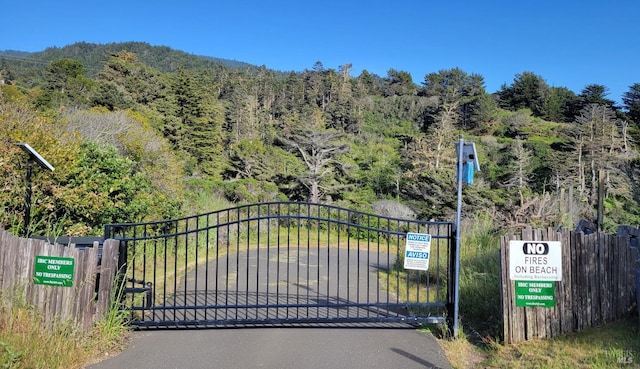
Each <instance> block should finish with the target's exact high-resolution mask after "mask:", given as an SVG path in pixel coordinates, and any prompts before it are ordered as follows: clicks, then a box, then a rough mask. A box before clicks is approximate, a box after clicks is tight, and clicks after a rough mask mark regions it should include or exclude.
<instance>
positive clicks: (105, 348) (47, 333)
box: [0, 293, 128, 369]
mask: <svg viewBox="0 0 640 369" xmlns="http://www.w3.org/2000/svg"><path fill="white" fill-rule="evenodd" d="M12 296H21V294H20V293H15V294H12ZM112 301H113V303H112V306H111V308H110V311H109V312H108V314H107V315H106V316H105V317H104V318H103V319H102V320H100V321H99V322H98V323H97V324H96V325H95V326H94V327H93V328H92V329H91V330H90V331H88V332H87V331H84V330H83V329H81V327H80V326H79V325H78V324H77V323H76V322H74V321H65V322H63V321H60V320H56V321H54V322H53V323H46V324H45V323H44V319H43V316H42V314H41V312H40V311H39V309H38V308H37V307H35V306H31V305H29V304H27V303H25V302H24V301H23V300H21V299H20V298H14V299H12V300H10V301H9V300H8V298H7V297H6V296H3V295H0V368H3V369H23V368H24V369H26V368H29V369H58V368H60V369H62V368H64V369H67V368H69V369H73V368H81V367H83V366H85V365H86V364H87V363H88V362H90V361H92V360H93V359H94V358H95V357H97V356H99V354H101V353H105V352H109V351H112V350H118V349H120V348H121V346H122V344H123V339H122V338H123V336H124V335H125V333H126V332H127V331H128V328H127V327H126V326H125V324H124V323H125V321H124V317H123V315H122V313H121V311H120V310H119V309H118V308H117V300H116V299H113V300H112Z"/></svg>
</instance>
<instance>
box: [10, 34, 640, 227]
mask: <svg viewBox="0 0 640 369" xmlns="http://www.w3.org/2000/svg"><path fill="white" fill-rule="evenodd" d="M21 57H22V58H27V59H28V60H34V61H37V63H33V64H28V63H26V62H25V63H20V65H18V63H14V62H13V61H12V60H11V59H10V58H8V59H6V61H5V60H3V62H2V63H0V70H1V71H2V73H3V75H10V76H11V81H12V83H14V85H11V86H3V87H2V88H1V89H2V91H3V93H2V96H3V97H2V98H1V99H0V100H2V101H3V103H8V102H10V101H11V102H17V101H25V102H27V103H37V102H40V103H42V104H41V106H43V107H46V108H48V110H46V113H43V115H41V116H39V117H37V118H36V119H35V120H38V119H41V120H42V122H41V123H38V124H36V125H34V126H28V125H20V126H16V125H15V124H14V123H11V124H12V125H11V126H13V127H20V128H18V129H17V130H16V132H12V133H7V134H6V135H5V136H6V137H8V138H7V139H9V140H11V141H12V142H13V141H16V140H27V141H30V142H34V145H37V147H38V149H39V150H42V151H43V152H44V153H45V154H46V155H47V157H48V158H52V159H51V160H53V161H55V162H56V163H55V165H56V168H58V167H59V168H60V170H56V172H55V173H54V174H53V175H51V176H49V177H41V178H38V180H39V181H42V180H43V179H44V181H45V182H46V185H43V186H41V187H40V188H38V189H37V191H36V193H35V194H34V195H35V197H36V200H35V201H36V202H38V203H40V204H42V206H38V207H37V209H36V215H37V217H39V218H38V219H51V220H52V221H53V219H62V220H61V221H63V222H64V223H67V222H69V223H72V222H74V221H75V220H71V217H72V216H75V215H72V214H77V213H78V211H76V210H73V211H69V210H68V209H62V210H60V212H57V211H53V209H54V208H55V206H54V205H56V204H67V203H66V202H65V201H63V200H61V199H60V197H61V196H62V197H64V196H69V197H73V196H78V195H77V194H75V195H73V196H71V194H73V193H74V192H73V191H70V190H69V189H67V188H66V187H65V186H66V185H65V183H67V181H69V180H68V178H67V176H68V175H70V174H72V176H76V177H77V178H76V177H74V178H75V180H78V181H81V182H82V181H83V180H89V178H91V177H90V176H87V178H86V179H83V177H81V176H80V175H79V174H78V173H81V172H82V171H81V170H80V169H79V168H80V167H79V163H78V161H79V158H80V154H79V152H80V151H79V150H80V144H81V143H82V141H85V140H88V141H97V142H108V143H109V144H111V145H113V146H115V147H116V148H117V151H116V153H115V154H113V155H115V156H122V157H124V158H126V159H128V160H130V161H131V162H130V163H129V165H130V166H129V169H128V171H129V175H128V177H127V178H130V179H129V180H130V181H132V183H133V185H132V186H133V187H136V188H138V189H145V191H147V192H150V193H151V194H152V195H151V194H150V195H148V197H149V198H151V199H152V200H144V196H142V195H141V194H140V196H139V197H136V196H137V195H135V196H134V195H133V194H134V193H136V191H135V190H134V189H132V188H127V187H126V186H124V185H120V187H122V188H121V190H122V191H123V193H128V194H129V195H127V196H133V198H134V199H135V201H133V202H131V203H130V204H129V206H131V207H132V211H133V217H134V218H139V219H143V218H153V217H161V216H164V215H168V214H179V213H180V212H181V211H185V209H191V208H193V207H194V206H193V204H189V202H190V201H195V202H196V203H198V202H199V201H200V200H198V199H197V198H192V197H189V196H185V195H186V191H185V189H184V182H185V179H187V178H185V176H188V177H191V178H189V180H202V181H205V182H215V183H216V186H215V187H216V188H217V189H218V190H220V191H223V189H224V188H225V186H226V185H225V183H232V182H238V180H242V181H244V182H246V183H243V182H242V181H241V182H239V183H238V184H233V185H232V184H229V185H228V187H229V188H226V192H225V193H226V194H227V195H228V196H229V198H233V199H242V201H249V200H250V199H252V198H253V199H257V198H277V197H281V196H286V197H287V198H289V199H293V200H307V199H309V198H317V199H319V200H320V199H321V200H322V201H328V202H334V203H340V204H341V205H344V206H347V207H349V206H351V207H356V208H367V207H369V206H370V204H371V203H372V202H374V201H376V200H378V199H384V198H394V199H395V200H396V201H398V202H400V203H404V204H409V205H410V206H411V207H412V208H413V209H415V210H416V212H417V213H418V214H419V216H420V217H423V218H439V219H447V218H450V217H451V216H452V214H453V209H454V208H455V198H454V197H455V158H454V157H453V155H452V147H453V141H454V140H455V139H456V136H457V135H458V134H459V133H462V134H464V136H465V137H466V139H467V140H475V142H476V144H477V146H478V148H479V154H480V156H481V168H482V171H481V172H480V173H477V175H476V178H477V181H476V184H474V186H471V187H470V188H469V189H467V190H465V197H464V201H465V207H467V208H468V209H470V210H476V209H481V208H482V207H491V208H493V207H495V211H496V213H497V214H499V215H500V217H499V219H510V218H511V217H512V215H513V213H514V212H517V211H522V210H523V209H517V207H516V206H514V204H515V202H514V201H515V198H514V196H515V194H514V191H511V190H510V189H509V188H505V187H508V186H505V181H507V180H509V179H512V178H514V171H515V170H516V169H517V166H515V165H513V161H514V157H513V155H512V154H511V153H510V150H509V147H510V144H511V142H512V140H513V139H516V138H519V139H521V140H522V141H523V146H524V148H526V149H527V150H530V151H531V152H532V159H531V167H530V169H531V170H532V177H531V178H530V179H529V180H530V182H527V187H528V188H523V189H522V190H521V191H519V194H520V195H522V197H521V199H520V201H519V202H523V201H525V200H530V201H533V200H535V199H542V197H540V193H541V192H544V193H545V194H550V192H549V191H561V190H565V191H568V190H569V188H570V187H573V188H574V189H575V188H576V186H577V185H579V183H578V182H577V180H576V177H575V175H574V174H575V173H576V170H577V169H576V167H575V165H576V163H575V160H577V155H576V153H575V145H576V142H577V141H576V137H575V134H576V133H579V132H582V131H581V129H582V128H581V127H583V126H584V124H582V123H579V122H576V121H575V117H576V114H578V113H580V112H581V110H579V109H581V108H583V107H585V106H587V105H588V104H600V105H602V106H605V107H608V108H609V109H610V110H611V112H613V113H614V114H617V115H616V116H618V117H624V115H621V114H620V112H619V111H617V110H615V109H614V108H613V107H611V106H610V103H611V101H610V100H608V99H607V98H606V93H607V90H606V87H604V86H601V85H595V84H591V85H590V84H587V85H586V86H587V87H586V88H585V89H584V90H583V91H581V93H580V94H575V93H573V92H572V91H570V90H568V89H567V88H564V87H549V86H548V85H547V84H546V82H545V81H544V79H543V78H542V77H541V76H539V75H537V74H535V73H533V72H524V73H522V74H518V75H516V76H515V78H514V80H513V83H512V84H510V85H508V86H507V85H505V86H503V88H502V89H501V91H499V92H498V93H497V94H496V95H494V96H492V95H489V94H487V93H486V91H485V90H484V81H483V77H482V76H480V75H476V74H468V73H466V72H465V71H463V70H461V69H460V68H452V69H448V70H440V71H438V72H435V73H428V74H426V75H425V78H424V83H423V86H422V87H420V88H419V87H418V86H416V85H415V84H414V83H413V81H412V78H411V76H410V75H409V74H408V73H406V72H404V71H401V70H397V69H390V70H389V71H388V73H387V75H386V76H384V77H380V76H376V75H373V74H371V73H369V72H366V71H363V72H362V73H361V74H360V76H358V77H355V78H353V77H352V76H351V75H350V72H351V65H350V64H344V65H340V66H339V67H338V68H337V69H333V68H328V67H325V66H324V65H323V64H322V62H317V63H315V64H314V65H313V67H312V68H311V69H309V70H304V71H302V72H300V73H297V72H289V73H286V74H284V73H279V72H275V71H271V70H268V69H267V68H265V67H260V68H255V67H251V66H248V65H244V66H243V68H241V69H234V68H233V67H229V64H227V65H223V64H220V63H219V61H217V60H211V59H206V58H200V57H195V56H192V55H187V54H184V53H181V52H177V51H174V50H171V49H169V48H165V47H153V46H150V45H148V44H144V43H122V44H108V45H94V44H88V43H78V44H74V45H70V46H68V47H64V48H52V49H48V50H45V52H43V53H35V54H25V55H22V56H21ZM43 65H45V66H46V67H43ZM236 66H237V65H236ZM85 73H88V76H89V77H87V76H86V75H85ZM36 86H40V88H35V87H36ZM633 92H634V88H633V86H632V88H631V90H630V92H629V93H628V94H627V96H626V98H627V103H626V104H627V108H628V109H629V113H630V115H628V116H629V117H632V118H633V116H634V115H633V114H634V110H633V107H634V106H635V105H633V104H634V99H635V97H634V96H635V95H634V94H633ZM497 104H499V106H500V107H501V108H502V109H501V108H499V107H498V105H497ZM86 106H94V107H97V108H98V109H94V110H91V111H88V110H86V109H85V107H86ZM72 107H77V108H72ZM503 109H504V110H503ZM125 110H126V111H125ZM60 111H62V112H63V113H60ZM14 113H16V114H14V116H15V117H19V116H20V114H21V113H18V112H17V111H16V112H14ZM44 114H46V116H45V115H44ZM60 117H62V119H60ZM72 117H75V118H76V119H75V120H74V119H72ZM11 119H13V121H15V122H17V121H20V119H22V122H24V121H33V120H34V119H31V118H29V119H26V120H25V119H23V118H11ZM67 122H68V125H67ZM78 122H87V123H86V124H84V125H79V123H78ZM3 123H4V122H3ZM43 123H46V125H47V127H46V129H45V128H43V129H42V130H40V131H39V132H41V133H45V135H41V133H35V132H33V129H32V128H30V127H39V126H40V125H41V124H43ZM56 124H57V125H58V126H59V127H57V131H55V132H56V133H54V134H51V132H54V129H53V125H56ZM113 127H119V129H123V130H122V131H121V132H120V133H114V132H112V131H111V130H112V128H113ZM86 128H90V129H92V130H93V133H94V134H93V135H92V134H87V131H86V130H83V129H86ZM622 128H623V127H622V126H620V131H619V132H618V134H619V136H616V137H623V136H622V134H630V135H633V134H635V133H634V132H636V131H635V127H634V126H631V127H629V128H630V129H629V130H628V132H627V131H624V132H623V131H622ZM327 129H332V130H334V132H336V133H337V134H339V135H340V136H341V137H340V138H339V140H337V141H336V143H337V144H338V147H339V148H340V150H339V151H342V148H343V147H344V148H346V147H349V148H350V152H349V153H347V152H341V153H339V154H335V155H330V156H328V157H329V161H328V162H325V163H324V164H320V165H317V164H318V163H315V164H314V163H312V161H311V160H309V159H310V158H321V157H322V155H320V154H319V153H320V152H321V151H322V150H324V149H327V148H330V147H329V146H326V147H322V145H320V146H316V147H313V145H311V144H312V143H313V141H314V140H315V141H317V142H319V141H318V140H319V137H320V136H317V135H316V136H315V138H314V137H312V134H310V133H309V132H311V133H313V132H316V133H317V132H323V131H326V130H327ZM22 130H25V131H24V132H21V131H22ZM29 130H31V132H30V131H29ZM305 130H306V131H305ZM7 132H8V131H7ZM58 132H62V133H64V134H63V135H60V134H59V133H58ZM97 132H98V133H100V135H96V134H95V133H97ZM105 132H106V134H104V133H105ZM300 132H303V134H300ZM305 132H306V133H305ZM70 133H72V134H78V135H79V136H80V137H75V138H74V137H72V136H70ZM474 134H475V135H484V136H481V137H480V136H479V137H473V135H474ZM38 135H41V136H38ZM65 135H67V136H66V138H64V143H62V142H61V141H60V140H56V139H53V138H56V137H65ZM310 138H311V139H310ZM320 141H321V140H320ZM287 142H288V143H287ZM291 142H297V143H298V144H299V145H301V146H298V148H296V147H295V146H294V145H290V144H289V143H291ZM592 144H593V143H592ZM625 144H626V145H625V146H624V150H626V151H625V152H624V155H626V157H627V158H629V159H633V158H634V157H635V156H636V155H637V154H636V151H635V147H634V146H633V142H632V141H631V140H627V141H625ZM85 148H86V147H85ZM611 148H612V149H614V151H615V150H621V149H618V148H617V146H616V147H614V146H611ZM301 149H302V150H301ZM287 150H288V151H287ZM314 150H316V152H315V153H314V152H313V151H314ZM589 150H591V149H589ZM5 151H7V150H5ZM8 151H11V150H8ZM591 151H593V150H591ZM591 151H587V153H591ZM8 154H9V155H10V156H8V158H10V161H11V163H12V164H10V165H9V166H8V164H7V165H5V167H3V169H2V170H3V171H4V173H7V175H13V177H12V178H17V179H19V178H20V176H19V175H16V173H20V172H21V171H22V167H21V165H22V164H21V163H20V162H18V163H17V166H15V165H14V163H15V161H13V158H14V157H15V155H17V154H15V153H10V152H8ZM615 154H616V155H618V156H622V152H621V151H619V152H616V153H615ZM305 155H307V157H306V158H305ZM115 156H114V157H115ZM608 156H613V154H608ZM17 157H19V156H17ZM103 159H104V160H106V161H107V162H108V160H107V159H106V158H103ZM616 160H618V159H616ZM625 160H626V159H625ZM621 163H623V162H621ZM624 163H627V162H624ZM625 165H626V164H625ZM621 168H622V167H621ZM630 173H631V172H630V171H626V172H623V171H622V170H616V171H615V172H614V171H611V172H610V175H611V182H610V183H611V196H622V197H621V198H624V197H625V195H624V194H625V193H626V194H629V193H631V191H632V189H631V187H630V186H629V183H631V182H630V181H631V179H630V178H629V177H630ZM39 175H40V174H39ZM134 178H135V180H134ZM586 178H587V179H588V178H589V176H587V177H586ZM560 179H562V180H560ZM572 179H573V180H572ZM251 180H253V181H257V182H258V183H262V182H264V183H271V184H275V185H276V186H277V191H276V192H273V193H272V189H271V188H270V187H269V188H266V189H265V188H261V187H264V186H256V184H255V183H252V182H251ZM8 183H9V186H8V187H7V188H10V189H7V190H5V192H4V193H7V194H9V193H10V194H11V196H13V197H14V198H16V196H19V193H20V192H21V191H20V189H19V186H20V183H19V181H18V180H10V181H8ZM587 184H588V183H587ZM614 186H616V187H615V188H614ZM116 187H118V186H116ZM267 187H268V186H267ZM80 188H83V189H84V190H87V191H97V192H98V193H101V191H105V190H106V191H107V192H108V190H109V189H108V188H91V187H90V186H89V187H82V186H80ZM253 190H255V191H257V192H258V193H251V191H253ZM223 192H224V191H223ZM573 193H574V194H576V197H577V196H583V197H584V196H588V194H587V195H585V194H584V193H582V192H580V191H574V192H573ZM312 194H313V195H312ZM551 195H555V194H553V193H551ZM123 196H124V195H123ZM274 196H275V197H274ZM98 198H99V199H103V200H104V199H109V196H108V194H105V193H101V194H100V195H99V196H98ZM125 198H127V197H126V196H125ZM627 198H630V199H632V200H631V201H630V204H631V205H628V206H626V204H625V206H618V209H619V211H611V212H610V214H611V217H612V219H610V221H611V222H615V221H616V220H628V219H634V217H635V215H634V213H633V211H632V210H631V209H633V208H634V205H635V204H637V203H638V202H640V196H627ZM143 200H144V201H143ZM105 201H106V200H105ZM110 201H112V202H113V203H115V204H118V201H116V200H113V199H112V200H110ZM80 202H81V201H80ZM516 202H517V201H516ZM105 203H109V202H105ZM576 203H580V200H579V199H576ZM116 206H119V205H116ZM76 207H79V206H76ZM85 208H86V206H85ZM3 209H5V210H4V214H5V215H3V219H4V222H5V223H7V222H10V223H12V224H17V223H19V219H20V213H21V211H22V210H21V209H22V208H21V204H20V201H19V200H14V199H9V200H4V199H3ZM38 212H40V213H38ZM45 213H46V215H45ZM52 213H53V216H52V215H51V214H52ZM588 213H589V212H588V211H587V212H585V213H584V214H588ZM6 214H13V215H6ZM112 215H113V214H112ZM112 215H105V214H102V215H98V214H96V217H97V218H96V219H102V220H104V219H107V218H111V217H112ZM9 218H11V220H9ZM89 218H91V219H93V218H94V216H93V215H90V216H89ZM569 218H571V219H573V218H574V216H573V215H572V216H571V217H569ZM97 221H100V220H97ZM87 222H89V220H86V219H84V220H83V219H81V220H78V221H77V223H76V224H79V225H81V226H78V227H80V228H81V227H82V226H84V227H90V228H92V229H93V228H95V229H97V227H98V225H95V226H94V225H91V226H89V225H86V223H87ZM36 224H38V223H36Z"/></svg>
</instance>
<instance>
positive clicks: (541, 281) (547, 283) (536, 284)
mask: <svg viewBox="0 0 640 369" xmlns="http://www.w3.org/2000/svg"><path fill="white" fill-rule="evenodd" d="M509 278H510V279H511V280H512V281H514V283H515V300H516V306H519V307H542V308H551V307H554V306H555V304H556V297H555V290H556V281H561V280H562V244H561V243H560V242H559V241H510V242H509Z"/></svg>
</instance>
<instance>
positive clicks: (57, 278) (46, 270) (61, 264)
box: [33, 256, 75, 287]
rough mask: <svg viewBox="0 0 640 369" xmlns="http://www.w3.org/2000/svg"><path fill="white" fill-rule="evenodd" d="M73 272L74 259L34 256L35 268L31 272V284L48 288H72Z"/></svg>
mask: <svg viewBox="0 0 640 369" xmlns="http://www.w3.org/2000/svg"><path fill="white" fill-rule="evenodd" d="M74 270H75V259H74V258H61V257H58V256H36V266H35V268H34V272H33V283H35V284H46V285H49V286H62V287H71V286H73V274H74Z"/></svg>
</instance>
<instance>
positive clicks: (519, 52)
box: [0, 0, 640, 101]
mask: <svg viewBox="0 0 640 369" xmlns="http://www.w3.org/2000/svg"><path fill="white" fill-rule="evenodd" d="M2 8H3V17H2V30H1V31H0V50H20V51H41V50H44V49H45V48H47V47H51V46H57V47H62V46H65V45H68V44H72V43H75V42H79V41H85V42H94V43H110V42H122V41H143V42H148V43H150V44H152V45H162V46H169V47H171V48H174V49H178V50H182V51H185V52H188V53H191V54H197V55H206V56H213V57H219V58H226V59H232V60H238V61H243V62H247V63H251V64H256V65H265V66H266V67H268V68H271V69H276V70H281V71H291V70H293V71H302V70H304V69H311V68H312V67H313V64H314V63H315V62H317V61H320V62H322V63H323V65H324V67H325V68H334V69H338V67H339V66H340V65H343V64H346V63H351V64H353V69H352V75H354V76H357V75H358V74H359V73H360V72H361V71H362V70H363V69H366V70H368V71H369V72H371V73H375V74H378V75H380V76H386V74H387V71H388V70H389V69H391V68H393V69H396V70H402V71H407V72H409V73H411V75H412V77H413V80H414V82H416V83H418V84H420V83H421V82H422V81H424V76H425V75H426V74H428V73H432V72H437V71H439V70H441V69H450V68H454V67H459V68H461V69H462V70H464V71H465V72H467V73H469V74H470V73H477V74H480V75H482V76H483V77H484V79H485V83H486V88H487V91H488V92H495V91H497V90H498V89H499V88H500V86H501V85H502V84H503V83H506V84H511V83H512V82H513V79H514V77H515V75H516V74H518V73H522V72H524V71H530V72H534V73H536V74H538V75H540V76H542V77H543V78H544V79H545V80H546V81H547V83H548V84H549V85H550V86H564V87H568V88H569V89H571V90H573V91H574V92H576V93H580V91H581V90H582V89H583V88H584V87H585V86H586V85H588V84H593V83H596V84H601V85H605V86H606V87H608V88H609V92H610V94H609V98H611V99H613V100H616V101H620V96H621V95H622V94H623V93H624V92H626V91H628V90H629V86H630V85H632V84H634V83H640V43H638V40H637V37H638V36H639V35H640V21H639V20H638V16H639V15H640V2H638V1H637V0H609V1H604V0H601V1H594V0H555V1H548V0H537V1H520V0H508V1H506V0H505V1H503V0H500V1H498V0H495V1H481V0H477V1H472V0H453V1H445V0H438V1H433V0H395V1H379V0H368V1H359V0H358V1H349V0H342V1H336V0H325V1H305V0H297V1H293V0H271V1H269V0H261V1H254V0H231V1H226V2H218V1H211V0H206V1H205V0H182V1H166V2H165V1H147V0H145V1H139V0H128V1H123V0H112V1H110V2H93V1H86V2H76V1H65V0H59V1H51V0H33V1H7V2H5V4H3V7H2Z"/></svg>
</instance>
